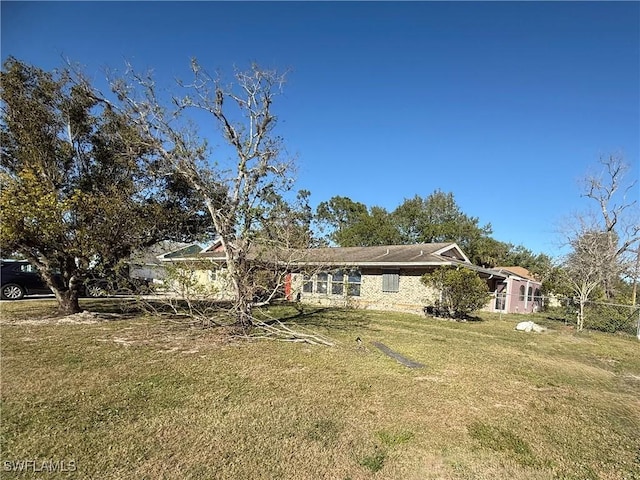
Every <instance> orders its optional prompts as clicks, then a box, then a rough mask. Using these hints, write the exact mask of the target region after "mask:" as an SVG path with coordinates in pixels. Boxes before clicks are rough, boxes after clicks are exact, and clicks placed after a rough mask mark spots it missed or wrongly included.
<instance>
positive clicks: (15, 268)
mask: <svg viewBox="0 0 640 480" xmlns="http://www.w3.org/2000/svg"><path fill="white" fill-rule="evenodd" d="M0 280H1V281H2V290H1V291H0V292H1V293H2V299H3V300H20V299H21V298H22V297H24V296H25V295H37V294H43V293H44V294H50V293H52V292H51V290H50V289H49V287H48V286H47V284H46V283H45V281H44V280H43V279H42V277H41V276H40V274H39V273H38V270H37V269H36V268H35V267H34V266H33V265H31V264H30V263H29V262H27V261H26V260H2V264H1V266H0Z"/></svg>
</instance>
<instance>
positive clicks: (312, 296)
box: [291, 270, 438, 314]
mask: <svg viewBox="0 0 640 480" xmlns="http://www.w3.org/2000/svg"><path fill="white" fill-rule="evenodd" d="M399 273H400V277H399V285H398V286H399V288H398V292H383V291H382V270H377V271H376V270H372V271H366V270H363V271H362V283H361V286H360V296H359V297H353V296H349V297H347V296H344V295H331V294H330V293H327V294H318V293H304V292H302V281H303V276H302V274H299V273H294V274H292V276H291V287H292V292H293V298H295V297H296V295H297V294H298V293H300V300H301V301H302V302H304V303H309V304H316V305H325V306H337V307H353V308H365V309H367V308H368V309H375V310H393V311H396V310H397V311H404V312H413V313H420V314H421V313H423V311H422V309H423V307H424V306H426V305H430V304H432V303H433V301H435V299H437V298H438V294H437V292H436V291H435V290H434V289H432V288H428V287H426V286H424V285H423V284H422V283H421V282H420V276H421V275H422V273H424V272H420V271H400V272H399Z"/></svg>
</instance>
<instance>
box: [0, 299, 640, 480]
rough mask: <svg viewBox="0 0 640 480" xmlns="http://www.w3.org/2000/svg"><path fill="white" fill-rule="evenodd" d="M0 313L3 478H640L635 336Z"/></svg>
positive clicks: (505, 321) (495, 327) (333, 313)
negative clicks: (230, 336) (410, 363)
mask: <svg viewBox="0 0 640 480" xmlns="http://www.w3.org/2000/svg"><path fill="white" fill-rule="evenodd" d="M85 302H86V303H85V308H86V307H88V308H90V309H92V310H94V311H113V310H118V308H117V305H114V300H102V301H98V300H93V301H85ZM1 308H2V322H3V323H2V331H1V333H2V338H1V355H2V357H1V359H2V394H1V395H2V405H1V407H2V411H1V414H2V417H1V421H2V422H1V447H2V450H1V460H2V472H1V474H0V476H1V477H2V478H14V477H26V476H31V475H32V473H24V472H23V473H12V472H10V471H8V470H11V469H14V468H19V467H20V465H23V468H25V467H24V465H26V464H21V463H20V462H24V461H33V462H35V468H37V469H41V470H42V469H44V470H47V469H53V470H55V469H58V470H61V469H66V470H71V471H66V472H61V473H60V472H59V473H48V472H47V473H40V474H39V478H100V479H128V478H135V479H143V478H148V479H160V478H179V479H182V478H195V479H341V480H346V479H353V480H355V479H368V478H375V479H502V478H508V479H550V478H562V479H576V480H577V479H640V342H638V340H637V339H636V338H635V337H628V336H616V335H606V334H599V333H584V334H580V335H576V334H575V333H574V332H573V331H572V330H570V329H567V328H565V327H564V326H563V325H561V324H554V323H547V325H548V326H549V330H548V331H547V332H546V333H543V334H533V333H531V334H527V333H523V332H516V331H514V326H515V323H516V322H517V321H519V320H522V319H523V317H522V316H504V317H502V318H500V317H498V316H491V315H485V316H484V317H483V318H484V320H483V321H481V322H468V323H455V322H449V321H444V320H435V319H429V318H424V317H419V316H415V315H409V314H398V313H389V312H372V311H347V310H335V309H324V310H321V309H318V310H313V309H312V308H311V307H309V308H308V309H307V310H308V311H307V314H306V315H304V316H302V317H299V318H297V319H296V321H297V322H298V323H299V324H301V325H304V326H305V327H307V328H310V329H312V330H314V331H317V332H319V333H321V334H323V335H325V336H328V337H330V338H331V339H332V340H334V341H335V342H336V346H334V347H316V346H308V345H305V344H297V343H284V342H274V341H268V340H261V341H241V342H228V341H226V340H225V339H224V338H222V337H221V336H219V334H218V333H217V332H216V331H215V330H212V329H200V328H189V327H187V326H184V325H180V324H176V323H170V322H168V321H166V320H159V319H156V318H152V317H145V316H135V315H133V316H129V317H127V318H125V319H118V320H113V319H112V320H105V321H101V322H94V323H56V322H53V321H46V320H45V321H42V320H41V319H42V318H44V317H46V316H47V315H49V314H51V312H52V311H53V309H54V304H53V302H50V301H36V302H33V301H29V302H11V303H9V302H3V304H2V305H1ZM294 312H295V311H294V310H293V309H291V310H288V309H287V308H286V307H280V308H278V309H275V310H273V311H272V313H275V314H277V315H281V316H287V315H291V314H293V313H294ZM537 321H538V322H539V323H543V324H544V320H543V319H542V318H540V317H539V318H538V319H537ZM356 337H360V338H361V339H362V340H363V344H362V345H358V344H357V343H356V341H355V339H356ZM373 341H379V342H382V343H384V344H385V345H387V346H388V347H389V348H391V349H392V350H394V351H396V352H398V353H400V354H402V355H404V356H405V357H408V358H410V359H411V360H414V361H416V362H420V363H422V364H424V367H423V368H420V369H410V368H407V367H405V366H403V365H401V364H400V363H398V362H396V361H395V360H393V359H392V358H389V357H388V356H386V355H384V354H383V353H382V352H380V351H379V350H378V349H376V348H375V347H373V346H372V345H371V342H373ZM27 466H28V468H29V472H31V471H32V470H33V469H34V467H33V464H28V465H27Z"/></svg>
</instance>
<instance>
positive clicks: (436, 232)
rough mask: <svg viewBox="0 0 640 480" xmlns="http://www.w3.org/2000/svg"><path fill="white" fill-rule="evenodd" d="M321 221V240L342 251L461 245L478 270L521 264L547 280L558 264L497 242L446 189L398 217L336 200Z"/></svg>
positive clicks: (410, 203) (321, 209) (405, 205)
mask: <svg viewBox="0 0 640 480" xmlns="http://www.w3.org/2000/svg"><path fill="white" fill-rule="evenodd" d="M315 220H316V222H317V225H318V230H319V231H320V232H322V235H321V239H322V240H323V241H324V242H326V243H327V244H334V245H338V246H341V247H355V246H359V247H367V246H374V245H410V244H415V243H434V242H435V243H437V242H456V243H457V244H458V245H459V246H460V248H462V250H463V251H464V252H465V253H466V254H467V256H468V257H469V259H470V260H471V262H473V263H474V264H476V265H481V266H486V267H496V266H515V265H517V266H521V267H525V268H527V269H528V270H530V271H531V272H532V273H534V274H538V275H541V276H542V275H544V274H545V273H546V272H548V271H549V269H550V268H551V265H552V259H551V258H550V257H549V256H548V255H545V254H536V253H534V252H532V251H531V250H529V249H527V248H526V247H524V246H522V245H513V244H511V243H505V242H500V241H498V240H495V239H494V238H492V237H491V234H492V229H491V224H486V225H481V224H480V220H479V219H478V218H477V217H470V216H468V215H467V214H465V213H464V212H463V211H462V210H461V209H460V207H459V206H458V204H457V203H456V201H455V198H454V195H453V193H451V192H449V193H445V192H443V191H441V190H435V191H434V192H433V193H431V194H430V195H428V196H427V197H425V198H423V197H421V196H419V195H415V196H414V197H413V198H407V199H405V200H404V201H403V202H402V203H401V204H400V205H399V206H398V207H397V208H396V209H395V210H393V211H392V212H388V211H387V210H386V209H384V208H382V207H378V206H372V207H368V206H367V205H365V204H363V203H360V202H356V201H353V200H352V199H350V198H348V197H342V196H335V197H333V198H331V199H330V200H328V201H325V202H321V203H320V204H319V205H318V207H317V209H316V215H315Z"/></svg>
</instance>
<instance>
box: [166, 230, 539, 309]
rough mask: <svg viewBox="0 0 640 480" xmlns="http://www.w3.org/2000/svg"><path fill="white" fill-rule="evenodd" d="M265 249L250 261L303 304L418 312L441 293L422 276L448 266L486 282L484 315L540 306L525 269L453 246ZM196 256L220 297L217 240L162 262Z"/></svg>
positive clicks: (533, 282)
mask: <svg viewBox="0 0 640 480" xmlns="http://www.w3.org/2000/svg"><path fill="white" fill-rule="evenodd" d="M265 251H266V250H263V253H262V254H258V253H254V254H253V255H250V257H254V259H259V258H260V259H262V261H263V262H265V260H264V258H265V257H266V256H269V257H271V260H266V262H267V263H279V265H280V268H281V269H283V270H285V272H284V273H285V275H284V278H285V279H286V280H285V285H284V295H285V296H286V298H288V299H289V300H299V301H301V302H303V303H313V304H319V305H327V306H329V305H331V306H350V307H355V308H365V309H378V310H399V311H409V312H415V313H422V312H423V309H424V307H426V306H429V305H433V304H434V303H435V301H436V300H438V298H439V292H438V291H435V290H434V289H433V288H429V287H427V286H425V285H424V284H423V283H422V282H421V281H420V278H421V277H422V275H424V274H425V273H428V272H432V271H433V270H435V269H436V268H438V267H441V266H447V265H449V266H459V267H465V268H470V269H472V270H474V271H476V272H477V273H478V274H479V275H480V277H481V278H483V279H484V280H485V281H486V282H487V285H488V286H489V290H490V291H491V292H492V299H491V301H490V302H489V303H488V304H487V306H486V307H485V309H484V310H486V311H491V312H503V313H530V312H533V311H537V310H538V309H539V308H540V307H541V298H542V297H541V296H540V287H541V284H540V282H538V281H537V280H535V279H534V278H533V277H532V276H531V275H530V274H529V272H527V271H526V270H525V269H522V268H521V267H501V268H493V269H490V268H483V267H479V266H477V265H474V264H473V263H471V261H470V260H469V258H468V257H467V256H466V255H465V254H464V252H463V251H462V250H461V249H460V247H459V246H458V245H457V244H455V243H450V242H449V243H425V244H414V245H383V246H374V247H326V248H311V249H307V250H302V251H300V250H298V251H295V252H294V251H288V252H287V253H285V254H283V255H277V254H274V253H273V252H272V251H271V252H270V253H269V254H266V253H264V252H265ZM196 258H197V259H199V260H201V261H202V265H210V266H212V267H210V268H212V271H210V272H209V273H207V274H205V272H200V273H201V274H199V275H197V276H198V278H201V279H202V281H209V282H212V285H213V284H216V285H217V287H216V288H215V289H214V290H215V291H217V292H219V295H220V296H221V297H224V296H225V295H224V294H223V292H224V290H225V287H224V285H225V282H226V280H225V276H224V262H225V257H224V250H223V249H222V247H221V244H220V243H219V242H217V243H215V244H214V245H212V246H211V247H209V248H207V249H205V250H203V251H202V252H201V253H199V254H198V255H196V256H191V255H189V256H185V257H183V258H175V257H174V258H173V259H166V260H165V261H167V260H171V261H187V260H191V261H193V260H195V259H196Z"/></svg>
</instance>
